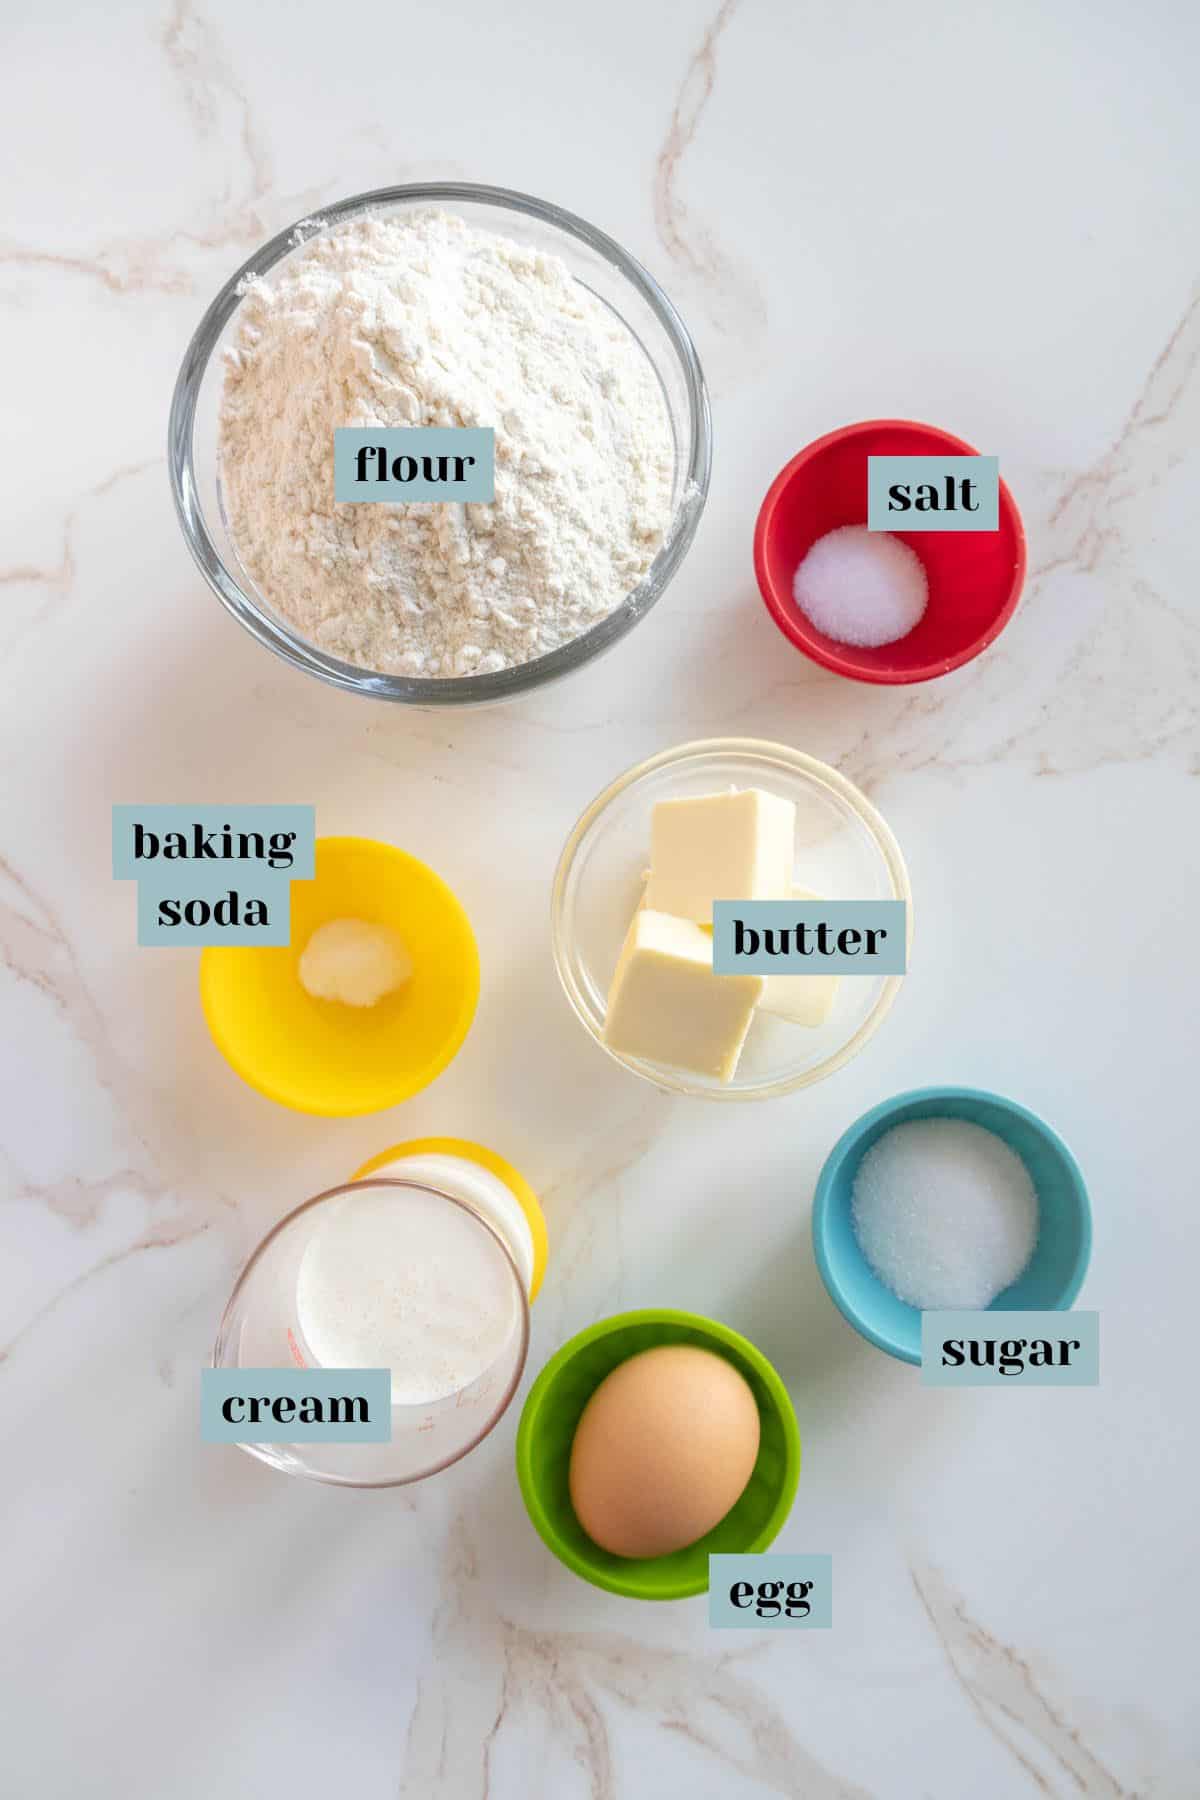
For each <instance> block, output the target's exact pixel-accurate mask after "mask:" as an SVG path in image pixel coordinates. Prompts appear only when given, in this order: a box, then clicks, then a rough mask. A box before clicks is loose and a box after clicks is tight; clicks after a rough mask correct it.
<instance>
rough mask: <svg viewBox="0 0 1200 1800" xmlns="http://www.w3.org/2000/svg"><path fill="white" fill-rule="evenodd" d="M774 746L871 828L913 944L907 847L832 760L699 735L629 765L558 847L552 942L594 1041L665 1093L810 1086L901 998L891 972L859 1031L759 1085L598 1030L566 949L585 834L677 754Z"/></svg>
mask: <svg viewBox="0 0 1200 1800" xmlns="http://www.w3.org/2000/svg"><path fill="white" fill-rule="evenodd" d="M763 752H770V753H771V754H772V755H774V756H776V757H782V758H783V759H784V760H785V761H786V762H788V763H790V764H791V765H792V767H793V769H794V770H798V771H799V772H800V773H802V774H804V775H806V776H807V777H808V778H809V779H810V780H814V781H816V782H817V783H818V784H819V785H821V786H823V787H828V788H832V790H833V791H834V793H835V794H836V795H837V796H838V798H839V799H840V800H842V801H843V802H844V803H845V804H846V805H848V806H849V807H850V809H851V811H852V812H854V813H855V815H856V816H857V817H858V818H859V819H860V821H861V822H862V823H863V824H864V825H865V826H866V827H867V829H868V830H869V831H870V833H871V836H872V837H873V839H874V840H875V843H876V846H877V848H878V849H879V851H880V853H881V854H882V856H883V859H884V862H885V864H886V866H887V870H888V874H889V876H890V877H891V881H892V887H893V890H894V898H896V899H898V900H903V901H904V903H905V919H906V924H907V931H908V937H907V948H908V951H909V952H911V950H912V941H913V898H912V886H911V883H910V881H909V875H908V868H907V866H906V864H905V861H904V855H903V852H902V851H901V849H900V846H899V844H898V843H897V841H896V838H895V836H894V835H893V833H892V830H891V827H890V826H889V825H888V823H887V820H886V819H885V818H884V817H883V815H882V814H881V813H880V812H878V811H877V810H876V808H875V807H874V806H873V805H872V803H871V802H870V800H868V799H867V797H866V795H865V794H864V793H863V792H862V790H861V788H858V787H856V786H855V784H854V783H853V782H852V781H851V780H850V779H849V778H848V777H847V776H845V775H843V774H842V772H841V770H840V769H836V768H834V767H833V765H832V763H826V762H822V761H821V760H820V758H819V757H816V756H810V755H809V754H808V753H807V752H806V751H804V750H796V749H794V748H793V747H792V746H791V745H790V744H781V743H779V742H778V741H776V740H773V739H771V738H745V737H729V738H693V739H691V740H690V741H689V742H688V743H685V744H675V745H673V746H672V747H671V748H670V749H668V750H659V751H657V752H656V753H655V755H653V756H648V757H646V758H645V760H644V761H642V762H640V763H635V764H634V766H633V767H632V768H629V769H626V770H625V771H624V773H623V774H621V775H618V776H617V777H616V778H615V779H614V780H613V781H610V782H609V783H608V785H607V786H606V787H605V788H603V789H602V790H601V792H600V793H599V794H597V795H596V797H595V799H594V800H593V801H592V802H591V803H590V805H588V806H587V807H585V809H584V811H583V812H582V813H581V814H580V815H579V817H578V819H576V821H575V824H574V825H573V826H572V828H571V830H570V832H569V833H568V836H567V840H566V842H565V844H564V845H563V848H562V851H561V853H560V855H559V859H558V865H557V867H556V869H555V871H554V881H553V883H552V885H551V890H550V928H551V944H552V949H553V954H554V966H555V969H556V970H557V973H558V979H559V985H560V986H561V987H562V990H563V992H564V994H565V995H566V997H567V1000H568V1002H569V1003H570V1006H571V1009H572V1011H573V1012H574V1013H575V1016H576V1018H577V1019H578V1020H579V1021H580V1023H581V1024H582V1025H583V1027H584V1029H585V1030H586V1032H587V1034H588V1036H589V1037H590V1038H591V1039H592V1041H593V1043H595V1044H598V1045H599V1047H600V1049H601V1050H603V1051H604V1053H605V1055H606V1056H609V1057H611V1058H612V1060H613V1061H614V1062H615V1063H618V1064H619V1065H620V1067H621V1068H623V1069H628V1070H629V1071H630V1072H631V1074H634V1075H637V1076H638V1077H640V1079H641V1080H643V1081H648V1082H650V1083H651V1085H652V1086H654V1087H657V1088H659V1089H660V1090H662V1091H663V1092H665V1093H671V1094H682V1095H684V1096H686V1097H687V1098H688V1099H700V1100H717V1101H722V1102H729V1101H734V1102H746V1101H753V1100H769V1099H774V1098H775V1097H777V1096H778V1095H781V1094H791V1093H795V1092H797V1091H798V1090H799V1089H800V1088H805V1087H811V1086H812V1085H813V1083H814V1082H817V1081H823V1080H824V1079H825V1077H826V1076H828V1075H833V1074H836V1073H837V1071H838V1070H839V1069H841V1068H844V1067H845V1065H846V1064H847V1063H848V1062H850V1061H851V1060H852V1059H853V1058H854V1057H855V1056H857V1055H858V1053H859V1052H860V1051H861V1050H863V1049H864V1048H865V1047H866V1045H867V1044H868V1043H869V1042H870V1040H871V1039H872V1038H873V1037H874V1035H875V1033H876V1032H877V1031H878V1029H879V1027H880V1025H882V1023H883V1021H884V1019H885V1018H886V1017H887V1015H888V1013H889V1012H890V1011H891V1009H892V1007H893V1006H894V1004H895V1002H896V997H897V995H898V994H899V992H900V988H901V985H902V983H903V981H904V976H902V975H887V976H885V977H884V982H883V987H882V989H881V991H880V994H879V998H878V999H877V1000H876V1002H875V1005H874V1006H873V1007H872V1009H871V1011H870V1012H869V1013H868V1014H867V1016H866V1018H865V1019H864V1020H863V1021H862V1023H861V1024H860V1025H859V1027H858V1029H857V1031H855V1032H854V1033H853V1035H852V1036H851V1037H849V1038H848V1039H847V1040H846V1042H845V1043H844V1044H843V1045H842V1047H841V1048H840V1050H838V1051H836V1052H835V1053H834V1054H833V1055H832V1056H830V1057H827V1058H826V1059H825V1061H824V1062H821V1063H818V1064H817V1065H816V1066H815V1067H814V1068H812V1069H806V1070H804V1071H802V1072H801V1073H800V1074H799V1075H792V1076H786V1077H783V1078H781V1079H779V1080H776V1081H764V1082H761V1083H757V1084H756V1085H755V1086H753V1087H745V1088H734V1087H726V1088H721V1087H713V1088H698V1087H696V1086H695V1084H694V1083H693V1082H692V1081H691V1080H689V1078H688V1076H687V1074H686V1072H685V1071H681V1070H678V1069H669V1068H667V1067H665V1065H660V1064H658V1063H646V1062H639V1061H638V1060H637V1059H636V1058H635V1057H630V1056H623V1055H621V1054H620V1053H619V1052H618V1051H616V1050H613V1049H612V1048H611V1047H610V1046H609V1045H608V1044H606V1043H605V1042H604V1040H603V1038H602V1037H601V1036H600V1034H599V1033H598V1032H597V1030H596V1028H595V1026H594V1024H593V1022H592V1019H591V1017H590V1015H589V1012H588V1010H587V1006H586V1004H585V1002H584V999H583V996H582V994H581V993H580V992H578V991H577V987H578V984H577V983H576V981H575V979H574V975H573V973H572V968H571V963H572V959H571V957H570V955H569V954H568V951H569V938H568V933H567V930H566V926H565V923H564V900H565V892H566V885H567V881H568V879H569V877H570V873H571V869H572V867H573V865H574V862H575V858H576V856H577V854H578V851H579V847H580V845H581V844H582V842H583V839H584V837H585V836H586V834H587V832H588V831H589V830H590V828H591V827H592V825H593V824H595V822H596V820H597V819H598V818H599V817H600V816H601V815H602V814H603V813H604V811H605V810H606V809H607V807H608V806H609V805H610V804H611V803H612V801H614V800H615V799H617V797H618V796H619V795H620V794H622V793H623V792H624V791H625V789H626V788H628V787H632V786H633V785H634V784H635V783H636V782H638V781H640V780H641V779H643V777H645V776H648V775H652V774H654V773H655V772H656V771H657V770H658V769H661V768H665V767H667V766H669V765H670V764H671V763H672V762H676V761H682V760H684V759H685V758H690V757H693V756H718V755H720V756H728V755H731V754H742V755H746V754H751V753H754V754H759V755H761V754H762V753H763Z"/></svg>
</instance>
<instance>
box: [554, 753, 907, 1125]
mask: <svg viewBox="0 0 1200 1800" xmlns="http://www.w3.org/2000/svg"><path fill="white" fill-rule="evenodd" d="M730 787H738V788H746V787H761V788H765V789H767V790H768V791H769V792H770V793H773V794H779V795H781V796H782V798H783V799H785V800H793V801H795V803H796V863H795V870H794V877H793V879H794V881H795V885H796V886H797V887H803V888H807V889H808V890H810V891H811V892H812V893H815V894H819V895H820V896H821V898H822V899H824V900H903V901H905V902H907V903H908V913H907V919H908V934H909V940H910V941H911V937H912V904H911V900H912V896H911V894H910V891H909V885H908V872H907V870H906V869H905V867H904V858H903V857H902V856H901V854H900V846H899V845H898V844H897V842H896V840H895V838H894V837H893V836H892V834H891V832H890V831H889V830H888V827H887V825H886V824H885V823H884V821H883V819H882V818H881V817H880V816H879V814H878V813H877V812H876V811H875V808H874V807H873V806H872V805H871V803H870V801H869V800H868V799H867V798H866V796H865V795H863V794H861V793H859V791H858V789H857V788H856V787H855V786H854V784H853V782H850V781H847V780H846V777H845V776H844V775H841V774H839V773H838V771H837V770H836V769H832V768H830V767H829V765H828V764H827V763H823V762H818V761H817V760H816V758H815V757H812V756H805V755H804V753H803V752H802V751H800V750H793V749H791V748H790V747H789V746H788V745H787V744H772V743H766V742H764V741H762V740H760V739H758V738H706V739H702V740H700V741H698V742H696V743H691V744H680V745H679V746H678V747H677V748H676V749H674V750H664V751H662V752H661V753H660V754H659V755H658V756H652V757H651V758H650V759H649V761H648V762H644V763H640V764H639V765H638V766H637V768H634V769H629V770H628V771H627V772H626V773H625V774H624V775H621V776H620V777H618V779H617V780H616V781H614V782H613V783H612V785H611V786H610V787H607V788H605V790H604V792H603V793H602V794H600V795H598V796H597V798H596V799H595V800H593V801H592V804H591V805H590V806H589V807H588V809H587V811H586V812H585V813H584V815H583V817H582V818H581V819H580V820H579V822H578V824H577V825H576V826H575V829H574V830H573V831H572V833H571V835H570V837H569V838H568V839H567V842H566V846H565V848H564V850H563V853H562V856H561V858H560V859H559V864H558V872H557V874H556V875H555V878H554V892H553V898H552V901H551V915H552V917H551V925H552V932H553V942H554V961H555V964H556V966H557V969H558V974H559V979H560V981H561V982H562V985H563V988H564V989H565V991H566V995H567V999H568V1000H569V1001H570V1002H571V1005H572V1006H573V1007H574V1009H575V1012H576V1014H577V1015H578V1017H579V1018H580V1020H581V1021H582V1022H583V1024H584V1026H585V1027H586V1029H587V1030H588V1032H589V1033H590V1034H591V1036H592V1037H594V1038H595V1040H596V1042H597V1043H598V1044H600V1045H601V1047H602V1048H603V1049H604V1050H606V1051H607V1053H608V1055H609V1056H611V1057H613V1058H614V1060H615V1061H617V1062H619V1063H621V1064H623V1065H624V1067H625V1068H627V1069H632V1070H633V1072H634V1074H636V1075H640V1076H641V1077H642V1078H643V1079H644V1080H646V1081H650V1082H653V1083H654V1085H655V1086H656V1087H660V1088H665V1089H666V1090H667V1091H668V1092H670V1093H675V1094H696V1095H702V1096H703V1097H704V1098H706V1099H709V1100H764V1099H767V1098H768V1097H769V1096H771V1095H774V1094H787V1093H791V1091H792V1090H793V1089H794V1088H801V1087H807V1086H809V1085H810V1084H811V1083H812V1082H814V1081H820V1080H822V1079H823V1077H824V1076H826V1075H832V1074H833V1072H834V1070H835V1069H840V1068H841V1067H842V1065H843V1063H847V1062H849V1060H850V1058H851V1057H852V1056H854V1055H856V1054H857V1052H858V1051H859V1050H861V1049H862V1047H863V1045H864V1044H865V1043H866V1042H867V1040H868V1039H869V1038H870V1037H872V1036H873V1035H874V1033H875V1032H876V1031H878V1029H879V1027H880V1025H881V1024H882V1022H883V1020H884V1018H885V1017H886V1016H887V1013H888V1011H889V1010H890V1008H891V1005H892V1002H893V1001H894V1000H895V998H896V995H897V993H898V992H899V989H900V982H901V980H902V979H903V978H902V977H901V976H899V975H870V976H868V975H854V976H849V975H844V976H843V977H842V979H841V980H840V981H839V983H838V987H837V992H836V995H835V998H834V1003H833V1007H832V1009H831V1011H830V1014H829V1017H828V1018H827V1019H826V1020H825V1022H824V1023H823V1024H822V1025H819V1026H816V1027H812V1028H809V1027H807V1026H803V1025H796V1024H793V1023H792V1022H791V1021H790V1020H787V1019H781V1018H775V1017H773V1016H771V1015H770V1014H765V1013H760V1014H759V1016H758V1017H757V1018H756V1019H755V1020H754V1023H753V1024H752V1025H751V1027H750V1035H749V1037H748V1038H747V1040H746V1047H745V1049H744V1050H743V1051H742V1055H741V1060H740V1062H739V1063H738V1068H737V1073H736V1074H735V1075H734V1077H733V1079H732V1081H729V1082H726V1083H722V1082H720V1081H718V1080H717V1078H716V1077H715V1076H707V1075H697V1074H693V1073H692V1072H691V1071H689V1070H683V1069H670V1068H666V1067H664V1066H663V1065H662V1064H659V1063H649V1062H641V1061H639V1060H638V1059H637V1058H636V1057H632V1056H624V1055H621V1054H619V1053H618V1052H617V1051H615V1050H610V1049H609V1048H608V1045H607V1044H605V1043H604V1042H603V1037H602V1033H603V1030H604V1017H605V1012H606V1010H607V1005H608V989H609V985H610V983H611V981H612V977H613V971H614V970H615V968H616V965H617V957H618V954H619V953H620V949H621V945H622V942H623V941H624V937H625V932H626V930H627V929H628V926H629V921H630V919H631V918H632V916H633V913H634V911H635V909H636V908H637V905H638V903H639V901H640V899H641V894H642V889H643V885H644V881H645V874H646V868H647V865H648V863H649V860H650V816H651V813H652V812H653V809H654V805H655V803H656V801H659V800H678V799H683V798H685V797H687V796H690V795H697V794H712V793H717V792H720V791H721V790H722V789H727V788H730Z"/></svg>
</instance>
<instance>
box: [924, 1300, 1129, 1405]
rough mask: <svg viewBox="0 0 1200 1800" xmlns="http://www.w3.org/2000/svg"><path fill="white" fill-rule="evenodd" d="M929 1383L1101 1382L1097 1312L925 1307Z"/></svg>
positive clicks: (1052, 1384) (1022, 1384) (926, 1377)
mask: <svg viewBox="0 0 1200 1800" xmlns="http://www.w3.org/2000/svg"><path fill="white" fill-rule="evenodd" d="M921 1381H922V1383H923V1384H924V1386H925V1387H1098V1386H1099V1385H1100V1314H1099V1313H1097V1312H1004V1311H993V1310H991V1309H989V1310H988V1311H986V1312H925V1313H922V1314H921Z"/></svg>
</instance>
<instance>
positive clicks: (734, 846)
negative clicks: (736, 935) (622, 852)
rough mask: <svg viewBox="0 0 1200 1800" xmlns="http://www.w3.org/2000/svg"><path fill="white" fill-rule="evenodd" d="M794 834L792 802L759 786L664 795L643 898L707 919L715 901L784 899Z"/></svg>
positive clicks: (659, 908) (679, 914) (653, 825)
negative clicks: (688, 795) (690, 795)
mask: <svg viewBox="0 0 1200 1800" xmlns="http://www.w3.org/2000/svg"><path fill="white" fill-rule="evenodd" d="M795 841H796V808H795V804H794V803H793V802H792V801H791V800H782V799H780V797H779V795H778V794H768V793H765V792H764V791H763V789H762V788H744V789H742V790H741V791H740V792H733V793H728V794H697V795H696V796H695V797H694V798H692V799H686V800H660V801H659V802H658V803H657V805H656V806H655V808H654V812H653V815H652V818H651V822H650V880H649V883H648V884H647V888H646V904H647V906H649V907H650V908H652V909H653V910H654V911H655V912H662V913H674V915H675V916H676V918H679V919H692V920H694V921H695V922H696V923H697V924H703V925H708V924H711V923H712V909H713V901H714V900H786V899H787V897H788V895H789V893H790V892H791V887H792V864H793V861H794V858H795Z"/></svg>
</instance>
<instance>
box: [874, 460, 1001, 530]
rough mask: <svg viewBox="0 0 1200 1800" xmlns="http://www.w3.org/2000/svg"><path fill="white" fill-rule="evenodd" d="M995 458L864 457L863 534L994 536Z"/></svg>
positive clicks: (996, 526) (996, 503) (997, 497)
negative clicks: (989, 533)
mask: <svg viewBox="0 0 1200 1800" xmlns="http://www.w3.org/2000/svg"><path fill="white" fill-rule="evenodd" d="M999 528H1000V459H999V457H996V456H868V458H867V529H868V530H869V531H998V530H999Z"/></svg>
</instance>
